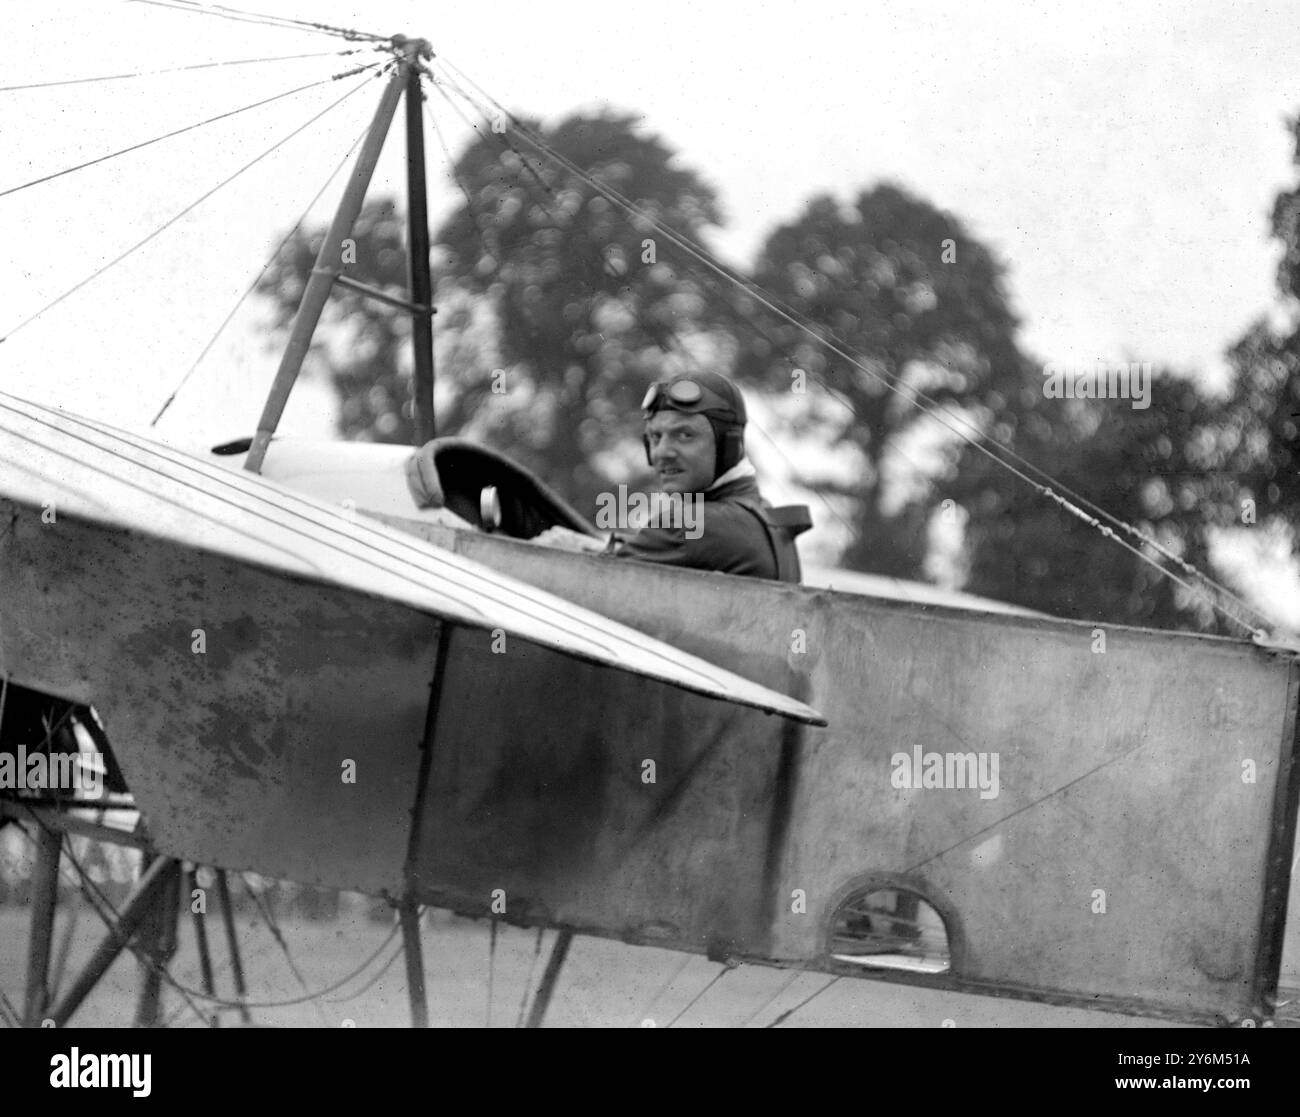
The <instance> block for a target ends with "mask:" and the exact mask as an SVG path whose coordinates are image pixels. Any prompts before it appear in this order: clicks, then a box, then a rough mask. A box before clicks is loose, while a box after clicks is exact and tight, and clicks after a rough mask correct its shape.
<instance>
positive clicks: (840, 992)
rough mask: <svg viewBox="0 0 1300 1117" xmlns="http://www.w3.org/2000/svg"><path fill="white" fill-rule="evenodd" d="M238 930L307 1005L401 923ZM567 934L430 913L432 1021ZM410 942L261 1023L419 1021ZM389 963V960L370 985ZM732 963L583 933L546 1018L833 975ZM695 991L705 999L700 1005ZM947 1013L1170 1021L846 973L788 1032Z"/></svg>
mask: <svg viewBox="0 0 1300 1117" xmlns="http://www.w3.org/2000/svg"><path fill="white" fill-rule="evenodd" d="M68 907H69V905H68V904H66V903H65V904H63V905H62V907H61V911H60V917H59V923H58V925H57V927H56V932H55V943H56V945H57V943H58V942H59V941H60V940H61V938H62V930H63V927H64V922H63V921H64V919H65V918H66V912H67V910H68ZM27 916H28V909H27V908H26V907H25V906H18V905H10V906H5V907H0V990H3V991H4V993H5V994H6V995H7V996H8V998H9V1000H10V1001H11V1002H14V1003H20V1001H21V995H22V984H23V974H24V972H25V958H26V943H27V934H26V931H27ZM209 919H210V922H209V924H208V926H209V937H210V940H211V944H212V952H213V959H214V964H215V965H216V966H217V967H218V974H217V987H218V991H219V992H220V993H223V994H225V995H230V994H231V992H232V985H231V980H230V974H229V970H228V968H227V966H226V963H225V960H226V951H225V946H224V938H223V937H222V935H221V928H220V923H219V920H218V919H217V918H216V917H215V916H210V917H209ZM239 924H240V937H241V943H242V948H243V951H244V960H245V969H246V971H247V974H248V985H249V988H250V990H251V991H252V992H251V994H250V999H252V1000H255V1001H283V1000H286V999H293V998H300V997H302V996H303V995H304V988H305V989H307V990H309V991H312V992H315V991H317V990H320V989H323V988H325V987H326V986H329V985H331V984H333V983H336V982H338V981H339V980H340V979H341V978H343V977H344V976H345V975H347V974H349V973H351V972H352V971H353V970H355V969H356V968H357V967H359V966H361V965H362V963H363V962H365V960H366V959H367V958H368V957H370V955H371V954H372V952H374V951H376V950H378V949H379V948H380V947H381V945H382V944H384V942H385V939H387V938H388V936H389V935H390V933H391V931H392V927H391V925H390V924H387V923H383V922H376V921H374V920H372V919H371V918H370V916H369V915H368V914H367V912H366V910H364V909H362V908H360V907H358V908H357V910H355V911H345V914H343V915H340V916H339V917H338V918H337V919H336V920H325V921H315V920H306V919H301V918H285V919H282V920H281V921H280V930H281V933H282V935H283V937H284V940H285V943H286V945H287V946H288V949H289V954H290V956H291V957H292V959H293V964H294V965H295V966H296V967H297V969H298V972H299V974H300V976H301V980H299V977H298V976H295V974H294V971H293V969H292V968H291V967H290V964H289V962H288V961H287V960H286V958H285V953H284V951H283V950H282V949H281V948H280V946H279V945H278V943H277V942H276V941H275V938H274V937H273V936H272V935H271V934H270V933H269V932H268V929H267V926H266V923H265V922H264V921H263V920H262V918H261V917H260V916H258V915H257V914H255V913H247V914H243V915H241V916H240V917H239ZM100 930H101V929H100V926H99V925H98V921H97V920H96V919H95V917H94V916H93V914H92V913H90V912H89V911H87V910H84V909H83V911H82V913H81V916H80V919H79V921H78V924H77V934H76V935H75V936H74V943H73V946H72V948H71V950H70V957H69V961H68V965H69V967H71V966H74V965H76V964H77V963H78V962H79V961H80V959H81V958H83V957H84V956H85V955H86V953H87V952H88V951H89V949H90V948H91V946H92V944H93V942H94V941H95V939H96V938H97V937H98V936H99V934H100ZM553 939H554V934H553V933H551V932H548V933H547V934H546V936H545V938H544V941H543V944H542V951H541V954H540V957H539V956H537V954H536V949H535V948H536V942H537V934H536V932H535V931H525V930H521V929H519V928H515V927H507V926H504V925H501V926H500V927H499V932H498V935H497V943H496V952H495V954H496V957H495V962H494V963H493V964H491V965H490V964H489V943H490V936H489V929H488V925H487V924H486V923H485V922H473V921H470V920H463V919H457V918H454V917H451V916H449V915H447V914H446V913H440V912H429V913H426V917H425V933H424V944H425V967H426V972H427V975H428V989H429V1005H430V1011H431V1018H432V1023H433V1025H434V1026H435V1027H483V1026H485V1025H487V1024H488V1023H489V1013H490V1023H491V1026H492V1027H513V1026H514V1025H515V1023H516V1021H517V1020H518V1018H519V1014H520V1001H521V998H522V997H523V995H524V991H525V989H528V988H530V987H531V988H535V987H536V985H537V982H538V980H539V979H540V977H541V973H542V968H543V966H544V965H545V962H546V958H547V956H548V955H549V951H550V945H551V943H552V941H553ZM398 941H399V940H398V938H397V937H393V939H392V940H391V941H390V942H389V943H388V945H387V946H384V948H383V949H382V950H380V951H379V955H378V957H377V958H376V960H375V962H374V963H372V964H371V965H370V966H368V967H366V968H365V969H364V970H363V971H362V973H360V974H359V975H358V976H357V977H355V978H353V979H352V980H349V981H347V982H345V983H344V984H343V985H342V987H340V988H339V989H338V990H336V991H334V992H331V993H328V994H326V995H325V996H324V997H323V998H321V999H320V1000H319V1001H310V1002H307V1003H304V1004H297V1005H289V1006H284V1007H275V1008H270V1007H268V1008H256V1009H254V1010H253V1018H254V1022H255V1023H258V1024H263V1025H271V1026H296V1027H344V1026H347V1025H346V1024H345V1021H348V1020H350V1021H352V1023H353V1024H354V1025H355V1026H356V1027H361V1028H377V1027H378V1028H383V1027H406V1026H407V1025H408V1023H409V1012H408V1007H407V999H406V979H405V971H404V969H403V962H402V959H401V958H400V957H395V956H394V955H395V951H396V950H397V948H398ZM390 958H391V959H392V963H391V965H389V967H388V969H387V970H386V971H385V972H384V973H383V974H382V976H380V977H378V979H377V980H374V983H373V985H370V984H369V983H370V982H371V981H372V979H374V978H375V975H376V973H377V972H378V971H379V970H380V969H381V968H382V967H383V966H384V965H385V964H386V963H388V962H389V960H390ZM530 969H531V981H530V979H529V975H530ZM720 969H721V967H720V966H719V965H718V964H716V963H713V962H710V961H708V960H707V959H705V958H702V957H696V956H693V955H684V954H676V953H672V952H669V951H665V950H657V949H651V948H647V947H632V946H625V945H623V944H621V943H615V942H607V941H605V940H600V939H594V938H582V937H579V938H576V939H575V940H574V942H573V946H572V949H571V950H570V952H569V957H568V961H567V963H566V965H565V967H564V970H563V972H562V974H561V977H560V980H559V983H558V985H557V987H556V990H555V996H554V999H553V1000H552V1002H551V1007H550V1011H549V1013H548V1015H547V1018H546V1024H547V1026H551V1027H634V1026H641V1025H642V1024H643V1022H644V1021H647V1020H652V1021H654V1025H655V1026H656V1027H667V1026H669V1025H672V1026H674V1027H739V1026H749V1027H762V1026H764V1025H766V1024H768V1023H770V1022H772V1021H773V1020H774V1019H776V1018H777V1017H778V1016H780V1015H781V1014H782V1013H783V1012H785V1011H786V1010H787V1009H791V1008H794V1007H795V1006H797V1005H799V1003H800V1002H801V1001H803V1000H804V999H805V998H807V997H809V996H811V995H813V994H816V993H817V991H818V990H819V989H820V988H821V987H822V986H824V985H826V984H827V982H828V981H829V980H830V979H829V978H827V977H825V976H823V975H820V974H812V973H805V974H799V975H792V974H791V973H789V972H786V971H781V970H775V969H768V968H765V967H760V966H741V967H738V968H736V969H734V970H733V971H732V972H730V973H729V974H727V975H726V976H725V977H722V978H720V979H718V980H717V981H716V982H715V983H714V984H712V985H711V986H710V985H709V983H710V981H711V980H712V979H713V978H714V977H715V976H716V975H717V974H718V972H719V971H720ZM172 973H173V975H174V976H175V977H176V979H177V980H178V981H179V982H180V983H182V984H183V985H186V986H190V987H192V988H199V986H200V979H199V971H198V963H197V955H196V952H195V946H194V934H193V928H192V925H191V924H190V922H189V920H188V919H186V920H183V921H182V923H181V929H180V949H179V951H178V954H177V957H176V960H175V962H174V964H173V967H172ZM489 974H490V975H491V983H490V984H489ZM1283 974H1284V976H1283V984H1284V985H1287V986H1291V987H1295V986H1300V921H1296V920H1292V921H1291V924H1290V927H1289V933H1288V942H1287V955H1286V957H1285V959H1284V963H1283ZM787 983H788V984H787ZM139 985H140V979H139V967H138V964H137V963H136V961H135V960H134V959H133V958H129V957H128V958H120V959H119V960H118V961H117V962H115V963H114V965H113V968H112V969H111V970H110V971H109V973H108V975H107V977H106V979H105V981H104V982H103V983H102V984H101V986H100V987H99V988H98V989H96V990H95V991H94V992H93V993H92V994H91V996H90V998H89V999H88V1000H87V1001H86V1003H85V1004H84V1005H83V1007H82V1008H81V1009H80V1010H79V1011H78V1013H77V1014H76V1016H75V1017H74V1018H73V1021H72V1023H73V1025H74V1026H78V1027H91V1026H100V1027H105V1026H107V1027H121V1026H129V1025H130V1023H131V1020H132V1015H133V1012H134V1004H135V997H136V994H137V991H138V989H139ZM367 985H369V987H368V988H365V987H366V986H367ZM706 986H708V988H707V989H706ZM783 986H784V990H783V991H782V988H783ZM778 993H779V995H776V994H778ZM774 995H776V996H775V999H773V998H774ZM697 996H698V1000H695V1003H694V1004H691V1002H692V1000H693V999H694V998H696V997H697ZM163 1004H164V1016H165V1017H166V1018H170V1022H171V1024H172V1026H173V1027H199V1026H201V1023H200V1021H199V1019H198V1018H197V1017H196V1016H195V1014H194V1013H193V1012H192V1011H191V1010H190V1008H189V1007H188V1006H186V1005H185V1003H184V1001H183V999H182V998H181V997H180V995H179V994H178V993H177V992H176V991H175V990H170V989H169V990H167V991H166V992H165V994H164V1000H163ZM237 1019H238V1018H237V1016H236V1015H235V1014H234V1013H233V1012H231V1011H229V1010H226V1011H223V1012H222V1013H221V1023H222V1024H223V1026H229V1025H233V1024H235V1023H236V1022H237ZM945 1021H952V1024H953V1025H955V1026H957V1027H960V1028H990V1027H992V1028H996V1027H1034V1028H1058V1027H1084V1028H1115V1027H1118V1028H1144V1027H1156V1026H1163V1025H1161V1023H1160V1022H1159V1021H1152V1020H1144V1019H1141V1018H1138V1017H1129V1016H1118V1015H1111V1014H1107V1013H1100V1012H1091V1011H1085V1010H1083V1009H1064V1008H1054V1007H1051V1006H1048V1005H1040V1004H1034V1003H1031V1002H1027V1001H1016V1000H1006V999H998V998H992V997H976V996H969V995H964V994H957V993H948V992H943V991H939V990H933V989H924V988H917V987H912V986H906V985H896V984H889V983H884V982H878V981H862V980H852V979H848V978H845V979H841V980H839V981H836V982H835V983H834V984H833V985H831V986H830V987H829V988H827V989H826V991H825V992H824V993H821V994H819V995H817V996H815V997H814V999H813V1000H811V1001H810V1002H809V1003H807V1004H806V1005H804V1006H803V1007H802V1008H799V1009H798V1011H796V1012H795V1013H794V1014H793V1015H792V1016H790V1018H789V1019H788V1020H786V1021H785V1022H784V1023H783V1024H782V1026H783V1027H819V1026H841V1027H902V1028H935V1027H941V1026H943V1024H944V1022H945ZM646 1026H648V1025H646Z"/></svg>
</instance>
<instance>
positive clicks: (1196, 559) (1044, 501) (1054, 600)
mask: <svg viewBox="0 0 1300 1117" xmlns="http://www.w3.org/2000/svg"><path fill="white" fill-rule="evenodd" d="M1043 387H1044V385H1043V377H1042V376H1041V375H1040V376H1038V377H1036V379H1035V381H1032V382H1028V383H1026V384H1025V385H1024V386H1023V387H1022V388H1021V389H1020V390H1019V391H1018V392H1016V393H1015V394H1014V395H1013V396H1011V397H1010V398H1008V399H1006V400H998V401H995V403H996V404H997V405H998V406H997V407H996V410H995V412H994V413H993V414H992V415H991V416H990V417H987V418H986V420H985V426H986V429H987V430H988V432H989V435H990V437H989V439H988V440H987V441H986V442H985V443H984V445H985V446H988V447H989V448H991V449H992V450H994V451H996V450H997V448H998V444H1000V445H1002V446H1008V447H1010V448H1012V449H1013V450H1014V451H1015V452H1016V453H1017V454H1019V455H1020V456H1021V457H1022V458H1024V459H1026V460H1027V461H1028V462H1031V463H1033V464H1034V465H1036V466H1038V467H1039V468H1040V469H1043V470H1044V471H1045V472H1046V473H1047V474H1049V475H1050V478H1051V480H1048V481H1046V482H1043V479H1042V478H1040V477H1038V476H1035V475H1034V474H1033V473H1032V471H1031V470H1029V469H1027V468H1026V467H1025V466H1024V465H1023V464H1022V463H1020V462H1016V461H1012V463H1011V464H1012V465H1013V466H1015V468H1016V469H1019V470H1020V471H1021V472H1023V473H1026V474H1028V475H1029V476H1031V477H1032V478H1033V480H1034V481H1036V482H1042V483H1044V484H1046V485H1048V486H1049V487H1050V488H1052V490H1053V491H1054V492H1055V493H1056V494H1057V495H1058V496H1059V497H1061V498H1063V499H1066V500H1069V501H1070V503H1071V504H1073V505H1075V506H1076V507H1080V508H1081V510H1082V511H1084V512H1086V513H1088V514H1089V515H1095V513H1094V512H1093V508H1091V507H1087V506H1085V505H1084V504H1083V502H1084V501H1087V502H1090V503H1091V505H1093V506H1095V507H1096V508H1100V509H1103V510H1105V511H1106V512H1108V513H1109V514H1110V515H1111V516H1113V517H1115V518H1116V519H1118V520H1122V521H1123V522H1125V523H1128V524H1130V525H1131V526H1133V527H1134V528H1136V529H1137V530H1139V531H1141V532H1142V533H1143V534H1144V535H1146V536H1147V537H1149V538H1152V539H1154V540H1155V541H1156V542H1157V543H1159V544H1160V546H1161V547H1163V548H1164V549H1165V550H1166V551H1168V552H1169V553H1171V554H1174V555H1177V556H1178V557H1179V558H1182V559H1183V560H1184V561H1187V562H1189V563H1191V564H1192V565H1194V566H1196V567H1198V568H1199V569H1208V563H1209V536H1208V532H1207V529H1208V528H1209V527H1211V526H1213V525H1214V524H1215V523H1216V522H1220V521H1221V520H1222V515H1221V510H1222V509H1223V508H1224V507H1225V504H1226V503H1227V502H1230V500H1231V496H1232V493H1233V492H1234V491H1235V486H1234V485H1233V484H1232V482H1231V479H1230V478H1229V477H1228V476H1227V475H1225V474H1224V473H1222V472H1221V471H1219V470H1217V469H1215V468H1214V466H1215V464H1216V462H1215V455H1214V452H1213V447H1214V432H1215V431H1216V430H1217V426H1218V422H1217V417H1216V407H1215V404H1214V402H1213V401H1212V400H1209V399H1207V398H1206V397H1205V395H1204V394H1203V393H1202V392H1201V391H1200V390H1199V388H1198V387H1197V385H1196V383H1195V382H1194V381H1193V380H1191V379H1189V378H1187V377H1183V376H1178V375H1174V374H1172V373H1168V372H1165V373H1160V372H1158V371H1157V373H1156V374H1155V375H1154V376H1153V378H1152V380H1151V396H1150V406H1149V407H1146V408H1134V407H1133V406H1132V401H1131V400H1125V399H1073V400H1070V399H1049V398H1047V396H1046V395H1045V393H1044V390H1043ZM1003 456H1005V455H1003ZM939 491H940V492H941V493H942V495H943V497H944V499H949V500H953V501H955V502H956V505H957V506H958V507H959V508H961V509H962V511H963V512H964V514H965V517H966V529H965V547H966V553H967V562H968V564H969V579H968V581H967V583H966V586H965V588H966V589H967V590H969V591H970V592H972V593H978V594H982V595H985V596H988V597H993V598H997V599H1000V600H1004V601H1012V602H1016V603H1017V604H1020V605H1025V606H1027V607H1029V608H1033V609H1039V610H1041V611H1043V612H1045V613H1049V614H1051V615H1053V616H1060V617H1075V618H1078V619H1081V620H1095V621H1107V622H1112V623H1121V624H1140V625H1146V626H1151V627H1161V628H1175V627H1182V628H1194V629H1200V630H1211V631H1231V632H1232V633H1233V634H1234V635H1240V634H1241V633H1240V629H1238V628H1236V627H1235V626H1232V627H1231V628H1228V627H1225V625H1224V622H1223V619H1222V617H1220V616H1217V615H1216V614H1215V613H1214V611H1213V608H1212V607H1211V606H1210V605H1209V604H1208V601H1207V598H1206V597H1205V596H1204V595H1203V594H1195V593H1190V592H1189V591H1187V590H1185V589H1183V588H1181V587H1179V586H1178V585H1177V583H1175V582H1173V581H1172V580H1170V579H1169V578H1166V577H1165V576H1164V575H1162V574H1161V573H1160V572H1159V571H1158V570H1156V569H1155V568H1154V567H1153V566H1151V565H1150V563H1147V562H1144V561H1143V560H1141V559H1139V558H1138V557H1137V556H1136V555H1134V554H1133V553H1132V552H1131V551H1129V550H1126V549H1125V548H1124V547H1121V546H1120V545H1119V544H1118V543H1116V542H1115V541H1114V540H1113V539H1110V538H1107V537H1106V536H1105V535H1104V534H1102V533H1101V532H1100V531H1098V530H1097V528H1095V527H1093V526H1090V525H1089V524H1087V523H1085V522H1084V521H1083V520H1081V519H1079V518H1078V517H1077V516H1075V515H1073V514H1071V513H1070V512H1069V511H1067V510H1066V509H1065V508H1063V507H1062V506H1061V505H1060V504H1059V503H1058V502H1057V501H1056V500H1053V499H1051V498H1050V497H1048V496H1046V495H1045V494H1044V493H1043V492H1042V491H1040V490H1039V489H1037V488H1035V487H1033V486H1032V485H1030V484H1029V483H1027V482H1026V481H1025V480H1023V479H1022V478H1020V477H1017V476H1015V474H1013V473H1012V472H1011V471H1010V470H1008V469H1006V468H1005V467H1003V466H1001V465H998V464H997V463H995V462H994V461H992V460H990V458H989V457H988V456H987V455H986V454H983V453H981V452H980V451H978V450H976V449H974V448H971V447H967V448H966V449H965V451H964V452H963V454H962V456H961V458H960V460H959V462H958V464H957V466H956V467H955V468H954V469H953V470H952V471H951V475H950V476H949V477H948V478H947V479H945V481H943V482H942V483H941V484H940V488H939ZM1072 494H1075V495H1072ZM1096 518H1098V519H1102V518H1101V517H1096ZM1102 522H1103V523H1104V524H1105V525H1106V526H1107V527H1108V528H1111V529H1112V530H1114V531H1115V532H1116V534H1117V535H1118V537H1119V538H1120V539H1122V540H1123V541H1124V542H1126V543H1128V544H1130V545H1132V546H1134V547H1137V548H1138V549H1139V550H1143V551H1144V552H1145V553H1147V554H1148V555H1149V557H1151V558H1154V559H1160V556H1159V553H1158V552H1157V551H1156V550H1155V549H1154V548H1150V547H1148V546H1147V545H1145V544H1143V543H1141V542H1140V540H1139V539H1137V538H1136V537H1135V536H1133V535H1131V534H1128V533H1125V532H1124V531H1123V530H1121V529H1119V528H1117V527H1115V526H1114V525H1113V524H1111V523H1110V521H1107V520H1104V519H1102ZM1161 561H1162V565H1166V566H1169V565H1171V564H1169V563H1168V562H1167V561H1166V560H1163V559H1161ZM1174 572H1175V573H1177V574H1179V576H1180V577H1183V578H1184V580H1185V581H1189V582H1193V583H1195V582H1197V579H1195V578H1192V577H1189V576H1187V575H1186V574H1185V573H1184V572H1182V571H1181V570H1178V569H1177V568H1174Z"/></svg>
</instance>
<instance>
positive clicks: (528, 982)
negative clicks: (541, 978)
mask: <svg viewBox="0 0 1300 1117" xmlns="http://www.w3.org/2000/svg"><path fill="white" fill-rule="evenodd" d="M544 930H545V929H544V928H542V927H538V928H537V941H536V942H535V943H533V960H532V961H531V962H530V963H529V964H528V976H527V977H526V978H524V995H523V996H522V997H520V998H519V1015H518V1016H517V1017H516V1018H515V1027H516V1028H522V1027H523V1026H524V1010H525V1009H527V1007H528V994H529V993H530V992H531V991H532V988H533V974H534V973H535V972H536V971H537V960H538V959H539V958H540V957H541V956H542V935H543V933H544Z"/></svg>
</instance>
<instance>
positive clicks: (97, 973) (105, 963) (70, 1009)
mask: <svg viewBox="0 0 1300 1117" xmlns="http://www.w3.org/2000/svg"><path fill="white" fill-rule="evenodd" d="M179 869H180V863H179V862H177V861H173V860H172V859H171V858H167V857H159V858H157V859H156V860H154V862H153V863H152V864H151V865H150V866H149V868H148V869H146V870H145V872H144V874H143V875H142V876H141V877H140V880H139V881H138V882H137V884H136V886H135V891H134V892H132V893H131V895H130V897H129V898H128V899H127V902H126V904H125V906H124V907H123V908H122V910H121V911H120V912H119V913H118V916H117V919H116V921H115V922H114V923H113V924H112V925H111V926H110V927H109V928H108V930H107V932H106V934H105V936H104V938H103V939H101V940H100V942H99V945H98V946H96V947H95V950H94V952H93V953H92V954H91V956H90V959H89V960H88V961H87V962H86V965H85V966H84V967H83V969H82V971H81V973H79V974H78V975H77V977H76V978H75V979H74V980H73V982H72V984H71V986H70V987H69V988H68V991H67V992H66V993H64V994H63V995H62V996H60V997H59V999H58V1000H57V1001H56V1002H55V1003H54V1004H53V1005H52V1006H50V1007H49V1008H48V1009H47V1011H46V1012H45V1013H44V1016H43V1017H42V1019H45V1020H53V1021H54V1024H55V1026H56V1027H60V1028H61V1027H63V1025H65V1024H66V1023H67V1022H68V1020H69V1018H70V1017H71V1016H72V1014H73V1013H74V1012H76V1010H77V1008H78V1007H79V1006H80V1005H81V1003H82V1001H84V1000H85V999H86V997H87V995H88V994H89V993H90V991H91V990H92V989H93V988H94V987H95V985H96V984H97V983H98V982H99V979H100V978H101V977H103V976H104V974H105V973H106V972H107V971H108V967H109V966H111V965H112V964H113V961H114V960H115V959H116V958H117V956H118V955H119V954H121V953H122V951H123V950H124V949H125V948H126V945H127V943H128V942H130V941H131V937H132V936H133V935H134V934H135V933H136V931H138V930H139V929H140V926H141V924H143V923H144V921H145V920H146V919H147V918H148V917H149V916H150V915H151V914H153V913H155V912H156V905H157V903H158V900H159V897H160V896H165V895H167V894H168V893H169V892H170V891H171V887H170V885H171V881H172V879H173V877H175V875H176V874H177V873H178V872H179ZM47 949H48V946H47ZM37 1023H40V1020H38V1021H37Z"/></svg>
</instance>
